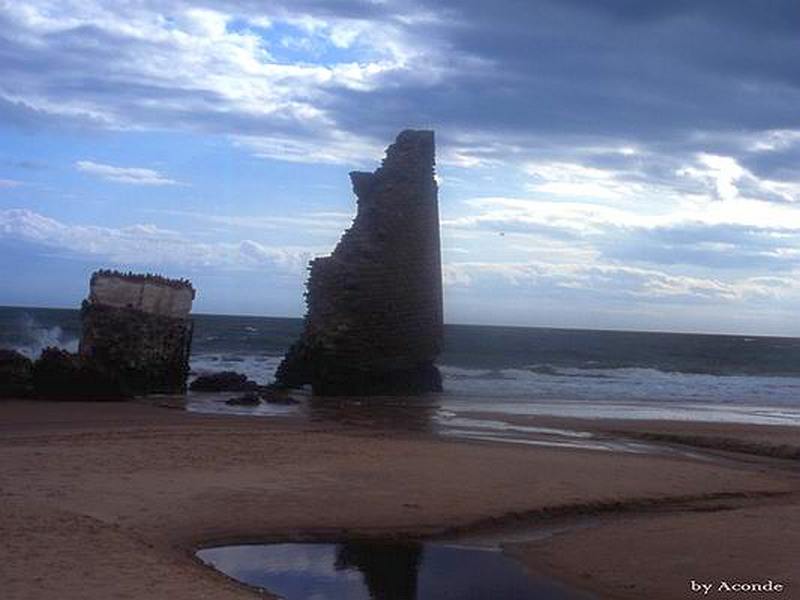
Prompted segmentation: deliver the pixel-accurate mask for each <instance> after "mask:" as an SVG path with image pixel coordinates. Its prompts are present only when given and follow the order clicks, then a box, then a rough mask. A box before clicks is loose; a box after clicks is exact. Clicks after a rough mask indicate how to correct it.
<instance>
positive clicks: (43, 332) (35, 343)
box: [13, 315, 78, 359]
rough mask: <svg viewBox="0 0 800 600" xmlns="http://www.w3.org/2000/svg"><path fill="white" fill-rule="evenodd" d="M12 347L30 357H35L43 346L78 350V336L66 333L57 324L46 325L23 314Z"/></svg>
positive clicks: (72, 350)
mask: <svg viewBox="0 0 800 600" xmlns="http://www.w3.org/2000/svg"><path fill="white" fill-rule="evenodd" d="M15 337H16V338H17V341H16V343H15V344H14V346H13V348H14V350H16V351H17V352H19V353H20V354H23V355H25V356H27V357H28V358H30V359H36V358H38V357H39V355H40V354H41V353H42V350H44V349H45V348H50V347H55V348H61V349H62V350H67V351H69V352H77V351H78V338H76V337H73V336H70V335H67V334H66V333H65V332H64V330H63V329H62V328H61V327H60V326H59V325H54V326H52V327H46V326H44V325H41V324H40V323H39V322H38V321H36V319H34V318H33V317H31V316H30V315H23V316H22V317H21V319H20V321H19V325H18V329H17V330H16V331H15Z"/></svg>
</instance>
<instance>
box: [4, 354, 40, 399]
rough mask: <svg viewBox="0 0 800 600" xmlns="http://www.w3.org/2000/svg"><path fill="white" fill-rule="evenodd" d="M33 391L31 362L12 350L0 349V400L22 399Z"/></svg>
mask: <svg viewBox="0 0 800 600" xmlns="http://www.w3.org/2000/svg"><path fill="white" fill-rule="evenodd" d="M32 391H33V362H32V361H31V360H30V359H29V358H28V357H27V356H24V355H22V354H20V353H19V352H16V351H14V350H4V349H0V398H24V397H27V396H29V395H30V394H31V392H32Z"/></svg>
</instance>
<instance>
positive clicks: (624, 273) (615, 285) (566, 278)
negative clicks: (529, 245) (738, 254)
mask: <svg viewBox="0 0 800 600" xmlns="http://www.w3.org/2000/svg"><path fill="white" fill-rule="evenodd" d="M497 279H499V280H501V281H503V282H505V284H506V285H510V286H512V287H513V288H516V289H517V291H518V292H519V290H520V289H522V288H527V289H529V290H534V291H535V292H536V293H539V294H544V295H547V296H553V295H558V294H562V293H565V292H566V293H567V295H568V296H569V297H570V298H571V300H572V301H575V302H580V299H581V296H585V295H591V296H596V297H600V298H603V299H605V300H609V299H610V298H612V297H617V298H623V299H626V300H628V301H632V302H637V303H638V302H645V303H646V302H652V301H665V300H666V301H673V302H679V303H680V302H686V303H690V304H691V303H697V302H706V301H710V302H719V303H723V304H724V303H731V302H733V303H737V302H746V301H748V300H753V299H765V298H766V299H774V298H777V297H780V296H790V295H794V296H796V295H797V294H798V292H800V287H798V285H797V284H796V283H795V278H794V277H783V278H782V277H742V278H738V279H736V278H735V279H733V280H721V279H719V278H702V277H691V276H686V275H674V274H669V273H665V272H663V271H659V270H656V269H641V268H635V267H628V266H621V265H613V264H565V263H558V264H556V263H547V262H525V263H487V262H460V263H450V264H448V265H447V266H446V267H445V282H446V284H447V285H449V286H451V287H459V286H461V287H470V286H478V285H482V284H488V283H490V282H491V280H497ZM495 283H496V281H495ZM495 289H496V288H495Z"/></svg>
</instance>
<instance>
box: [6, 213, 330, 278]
mask: <svg viewBox="0 0 800 600" xmlns="http://www.w3.org/2000/svg"><path fill="white" fill-rule="evenodd" d="M0 238H5V239H9V240H16V241H22V242H27V243H32V244H36V245H39V246H41V247H42V248H45V249H47V248H50V249H56V250H59V251H61V252H64V253H69V254H72V255H74V256H76V257H79V258H84V259H85V258H97V259H101V260H104V261H108V262H111V263H112V264H124V265H144V266H175V267H183V268H209V267H211V268H218V269H223V270H225V269H277V270H279V271H283V272H292V273H296V274H300V273H302V272H303V271H304V269H305V266H306V265H307V264H308V261H309V260H310V259H311V258H312V256H313V255H314V254H315V253H317V252H318V249H314V248H308V247H301V246H293V247H292V246H289V247H285V246H284V247H272V246H269V245H266V244H262V243H260V242H257V241H253V240H249V239H244V240H241V241H238V242H202V241H199V240H195V239H192V238H190V237H187V236H185V235H183V234H181V233H179V232H176V231H171V230H168V229H162V228H160V227H158V226H156V225H151V224H137V225H132V226H129V227H121V228H114V227H98V226H93V225H68V224H65V223H62V222H60V221H57V220H56V219H52V218H50V217H46V216H44V215H42V214H39V213H36V212H34V211H31V210H28V209H8V210H0Z"/></svg>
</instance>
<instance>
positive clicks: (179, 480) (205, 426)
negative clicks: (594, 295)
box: [0, 401, 800, 600]
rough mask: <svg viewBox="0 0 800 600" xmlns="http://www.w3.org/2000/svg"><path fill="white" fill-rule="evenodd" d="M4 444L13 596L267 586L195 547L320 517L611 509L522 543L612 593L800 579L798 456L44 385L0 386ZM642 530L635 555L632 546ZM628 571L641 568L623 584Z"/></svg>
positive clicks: (446, 519) (436, 523)
mask: <svg viewBox="0 0 800 600" xmlns="http://www.w3.org/2000/svg"><path fill="white" fill-rule="evenodd" d="M534 419H535V420H536V422H537V423H538V424H539V425H545V426H555V425H556V424H557V423H560V425H561V426H566V425H567V423H566V421H565V420H563V419H560V418H559V419H557V420H554V419H542V418H539V417H535V418H534ZM569 425H570V426H571V427H575V428H577V427H579V426H580V427H582V428H584V429H586V428H591V427H594V431H596V432H600V431H601V430H602V431H605V432H609V431H612V430H613V429H614V428H616V429H622V430H623V431H624V432H625V434H626V435H636V434H643V435H645V434H649V433H652V430H653V429H654V428H655V427H656V425H659V426H660V427H661V431H662V433H663V432H664V431H672V432H673V434H676V435H677V433H675V431H676V430H677V429H676V428H682V431H683V434H685V435H689V436H697V435H700V433H698V432H701V430H702V435H712V434H714V433H715V432H717V433H719V432H720V431H723V430H724V431H723V433H724V434H725V436H727V437H728V438H731V439H743V440H751V441H752V440H756V439H766V438H769V435H770V434H769V433H768V432H767V431H765V430H764V429H763V428H764V427H771V426H761V427H760V426H740V425H736V426H734V425H730V424H727V425H724V426H721V425H719V424H712V425H709V424H692V425H689V426H687V424H686V423H676V424H670V425H669V426H666V425H665V424H663V423H660V424H652V423H650V424H648V425H646V426H645V427H642V423H641V422H636V423H633V422H630V423H627V424H624V423H618V422H616V423H609V422H596V421H595V422H586V421H585V420H584V421H583V422H582V423H577V422H575V421H571V422H570V423H569ZM679 433H680V432H679ZM772 433H773V434H774V433H775V432H774V431H773V432H772ZM784 433H787V434H788V433H790V432H784ZM773 437H774V436H773ZM0 452H2V456H3V460H2V462H1V467H2V469H1V470H0V493H2V496H3V503H4V506H6V510H4V511H3V514H2V515H0V533H2V534H3V537H4V539H5V540H8V543H7V544H5V545H4V548H3V550H2V558H0V581H3V582H4V587H6V588H7V589H8V590H9V592H10V595H9V597H13V598H39V597H49V596H51V595H52V596H57V597H61V598H89V599H91V598H106V597H110V596H115V595H116V596H125V595H127V596H128V597H131V598H139V597H148V598H149V597H153V598H161V597H165V598H166V597H170V598H176V599H178V600H180V599H182V598H190V597H192V598H193V597H196V596H198V595H199V596H202V595H204V594H205V595H206V596H211V597H214V598H223V599H225V598H250V597H256V595H254V592H253V591H252V590H251V589H250V588H246V587H245V586H242V585H241V584H232V583H231V581H230V580H229V579H228V578H227V577H225V576H223V575H221V574H218V573H216V572H214V571H212V570H211V569H209V568H207V567H200V566H199V565H198V561H197V559H196V558H195V557H194V552H195V551H196V549H197V548H199V547H208V546H210V545H219V542H220V541H226V542H230V541H243V540H250V541H252V542H256V541H263V540H264V539H272V540H279V539H280V540H283V541H288V540H299V539H308V535H309V534H314V535H315V536H317V537H316V539H320V538H319V536H323V537H326V538H327V539H334V538H336V539H341V538H342V537H347V536H367V537H371V538H372V537H376V536H378V535H380V534H383V535H392V536H398V535H410V536H417V537H418V536H424V537H431V536H434V537H437V538H438V537H441V536H446V535H451V536H452V535H454V534H456V533H459V532H460V533H459V535H467V534H469V535H475V534H476V533H480V532H481V531H486V532H487V533H488V534H493V535H494V534H498V532H499V533H500V534H502V532H503V531H504V530H507V531H509V532H514V531H518V530H520V529H523V528H525V527H528V528H534V529H535V528H537V527H544V526H548V525H550V526H552V525H553V524H554V523H557V524H561V523H565V524H569V523H570V522H574V521H575V520H585V519H589V520H592V519H593V520H594V522H593V523H592V524H591V525H590V526H589V527H586V528H577V529H570V528H569V527H567V531H566V532H561V533H555V534H553V535H551V536H549V537H547V538H546V539H544V540H538V541H536V540H534V541H527V542H526V541H517V542H514V543H513V544H511V545H510V546H509V549H508V550H509V553H510V554H511V555H513V556H515V557H517V558H519V559H520V560H522V562H523V564H524V565H525V566H526V567H528V568H530V569H532V570H533V571H534V572H538V573H542V574H543V575H548V576H551V575H552V576H553V577H555V578H556V579H558V580H561V581H564V582H566V583H569V584H570V585H573V586H575V587H576V589H586V590H589V591H594V593H597V594H602V596H600V597H603V598H606V597H609V598H641V597H649V598H675V597H681V596H682V595H683V594H684V592H685V591H686V590H685V589H684V588H685V584H686V581H688V580H689V579H690V578H695V579H698V578H701V576H703V572H705V573H708V577H716V576H718V574H722V575H724V574H725V571H726V568H728V567H730V568H731V569H733V568H735V569H736V573H738V574H739V575H742V576H750V577H762V578H765V577H767V576H770V575H772V578H773V579H779V578H781V577H782V578H783V579H784V580H786V581H784V583H785V584H787V585H788V588H787V589H788V590H791V589H793V588H794V587H796V586H797V585H800V582H798V581H796V580H793V577H795V575H794V569H793V567H795V566H796V565H794V564H793V561H792V560H791V558H790V557H792V556H797V555H798V554H799V553H800V477H798V473H797V470H796V468H794V467H795V464H796V463H794V461H788V460H786V459H773V458H768V457H755V460H751V459H752V458H753V457H751V456H749V455H742V454H741V453H732V452H723V456H722V457H717V456H716V453H714V454H710V455H708V456H707V458H706V459H705V460H692V459H690V458H686V457H678V456H653V455H643V454H622V453H614V452H598V451H594V450H580V449H553V448H546V447H527V446H520V445H513V444H498V443H491V442H473V441H462V440H458V439H455V438H453V439H442V438H440V437H437V436H436V435H434V434H432V433H430V432H427V431H402V430H392V429H387V428H366V427H356V426H353V425H352V424H350V423H341V422H335V421H325V420H320V421H311V422H308V421H303V420H301V419H295V418H290V417H289V418H286V417H284V418H276V419H253V418H251V417H235V416H212V415H201V414H196V413H188V412H184V411H178V410H168V409H165V408H157V407H154V406H148V405H146V404H142V403H126V404H94V403H48V402H38V401H4V402H2V403H0ZM718 458H719V459H718ZM787 463H788V464H789V465H790V466H791V467H792V468H787ZM736 524H738V525H736ZM754 524H757V527H755V528H754ZM734 525H736V526H737V527H740V528H741V529H742V531H741V535H739V534H737V535H736V536H733V537H734V538H735V540H738V539H739V537H742V539H743V540H744V541H743V543H742V545H741V546H738V545H735V547H731V549H730V551H729V552H727V553H726V554H725V555H722V554H720V553H719V552H717V549H718V548H719V541H718V537H717V536H719V535H723V534H724V535H728V536H729V537H730V535H731V533H730V529H731V527H733V526H734ZM448 532H449V533H448ZM720 532H722V533H720ZM725 532H728V533H725ZM737 536H739V537H737ZM642 540H644V541H646V544H644V545H643V543H644V542H643V541H642ZM682 540H683V541H682ZM623 542H624V543H623ZM634 547H638V548H639V550H638V552H637V553H636V557H635V558H636V559H637V561H638V563H637V565H636V566H635V568H634V567H632V566H631V565H629V564H628V562H627V561H629V560H630V558H631V557H630V553H629V552H628V549H630V548H634ZM589 548H593V549H594V553H591V552H588V551H587V549H589ZM748 557H749V558H748ZM687 558H691V559H692V560H691V561H689V562H687ZM681 565H683V570H682V569H681ZM748 565H749V567H748ZM690 571H691V572H690ZM732 574H734V573H731V574H729V575H728V578H729V579H730V578H731V575H732ZM626 576H629V577H630V576H635V577H637V578H639V579H640V580H641V581H638V582H636V583H635V585H634V587H633V588H630V587H626V585H628V584H627V583H625V581H626V580H625V577H626ZM720 576H721V575H720ZM684 580H685V581H684ZM648 582H651V583H648ZM652 582H660V583H659V585H658V586H655V584H653V583H652ZM628 583H630V582H628ZM785 596H786V597H789V595H788V594H786V595H785Z"/></svg>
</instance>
